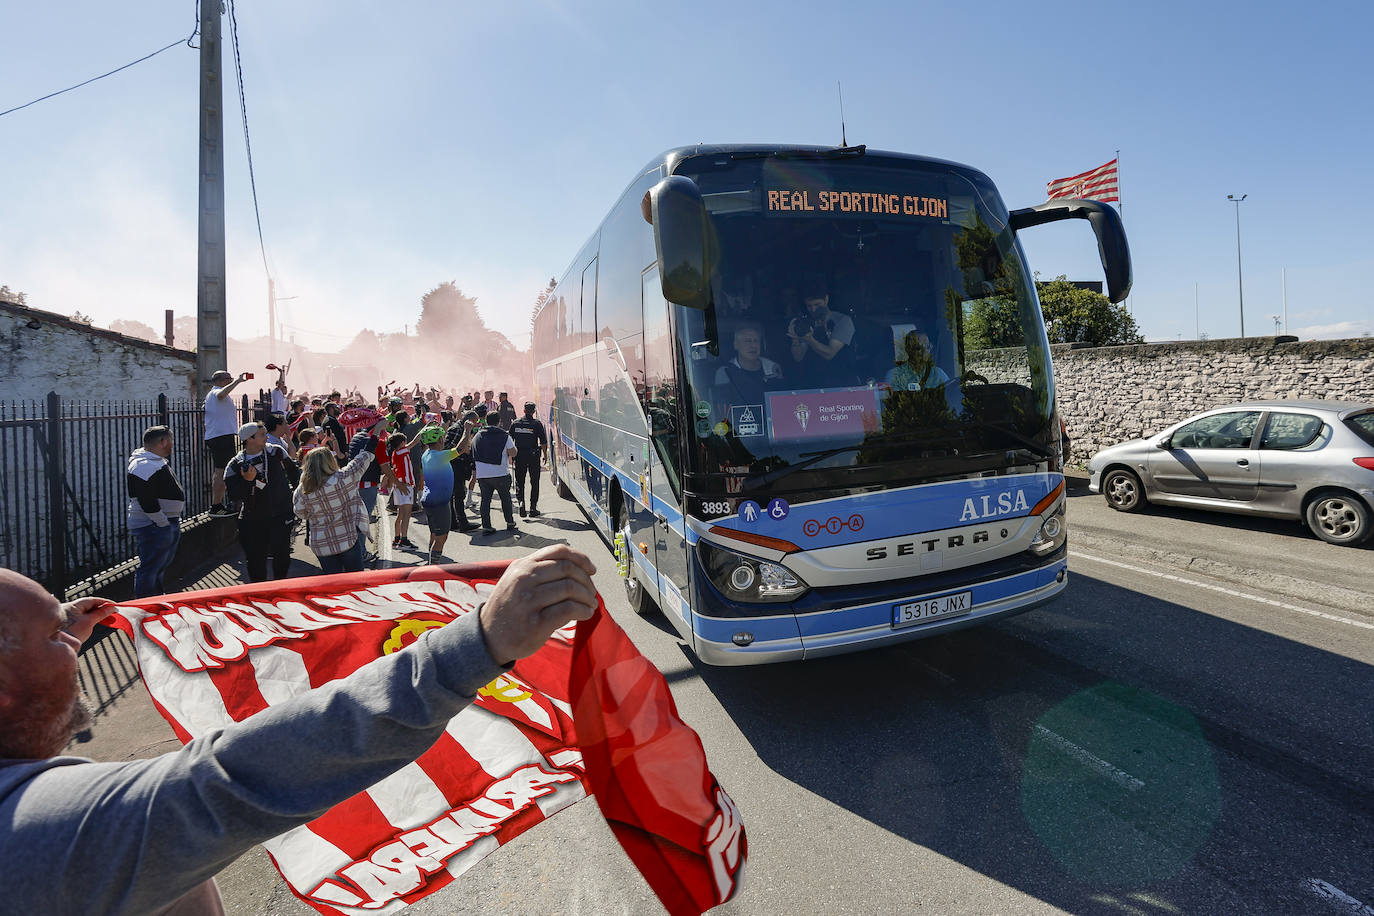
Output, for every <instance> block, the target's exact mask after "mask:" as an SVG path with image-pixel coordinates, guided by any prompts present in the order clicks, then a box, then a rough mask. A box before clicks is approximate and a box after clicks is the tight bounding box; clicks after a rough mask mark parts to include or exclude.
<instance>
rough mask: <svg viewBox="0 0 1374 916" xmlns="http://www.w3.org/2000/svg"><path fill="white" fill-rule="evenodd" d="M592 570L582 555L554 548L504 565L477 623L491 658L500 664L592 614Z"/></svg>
mask: <svg viewBox="0 0 1374 916" xmlns="http://www.w3.org/2000/svg"><path fill="white" fill-rule="evenodd" d="M594 572H596V567H595V566H593V565H592V561H591V560H590V559H588V558H587V556H586V555H585V554H583V553H579V552H578V551H576V550H573V549H572V548H571V547H568V546H567V545H566V544H556V545H554V546H552V547H545V548H543V549H542V550H537V551H535V552H534V553H532V554H529V555H528V556H525V557H521V558H520V559H518V560H516V561H514V562H513V563H511V564H510V566H508V567H506V571H505V572H504V573H503V574H502V575H501V578H500V580H499V581H498V582H497V583H496V588H495V589H493V590H492V593H491V597H489V598H488V599H487V601H486V603H485V604H483V605H482V612H481V617H480V620H479V623H480V624H481V629H482V636H483V637H484V638H485V639H486V641H487V651H488V652H490V653H491V657H492V660H493V661H495V662H496V663H497V664H500V665H504V664H506V663H508V662H513V661H515V660H516V659H518V658H524V657H525V656H527V655H530V654H532V653H534V652H535V651H537V650H538V649H539V647H540V646H542V645H544V643H545V642H547V641H548V638H549V637H550V636H551V635H553V632H554V630H557V629H558V628H559V627H562V626H564V625H566V624H567V623H569V622H570V621H573V620H587V619H588V618H590V617H591V616H592V614H593V613H594V612H595V611H596V605H597V597H596V586H594V585H593V584H592V574H593V573H594Z"/></svg>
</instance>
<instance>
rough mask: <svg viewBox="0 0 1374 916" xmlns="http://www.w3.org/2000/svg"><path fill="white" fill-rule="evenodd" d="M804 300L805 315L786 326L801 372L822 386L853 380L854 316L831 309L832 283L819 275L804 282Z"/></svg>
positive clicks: (800, 374)
mask: <svg viewBox="0 0 1374 916" xmlns="http://www.w3.org/2000/svg"><path fill="white" fill-rule="evenodd" d="M802 303H803V304H804V305H805V306H806V315H805V316H802V317H797V318H793V319H792V321H791V322H790V323H789V324H788V326H787V337H788V339H789V340H791V344H792V361H793V362H794V363H797V364H798V365H799V367H800V371H799V372H798V375H799V376H800V377H805V378H807V379H811V378H812V377H815V378H816V379H818V381H819V382H820V385H819V387H829V386H830V385H848V384H852V382H853V378H852V374H853V372H852V363H853V359H852V357H853V354H852V352H850V344H851V343H853V341H854V319H852V318H850V317H849V316H848V315H846V314H844V313H842V312H833V311H831V310H830V287H829V284H828V283H827V282H826V280H825V278H824V277H821V276H819V275H813V276H808V277H807V278H806V279H805V281H804V282H803V284H802Z"/></svg>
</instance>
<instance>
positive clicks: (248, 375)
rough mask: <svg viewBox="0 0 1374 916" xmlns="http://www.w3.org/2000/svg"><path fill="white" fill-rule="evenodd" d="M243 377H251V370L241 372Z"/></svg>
mask: <svg viewBox="0 0 1374 916" xmlns="http://www.w3.org/2000/svg"><path fill="white" fill-rule="evenodd" d="M243 377H244V378H246V379H249V378H252V377H253V373H251V372H245V373H243Z"/></svg>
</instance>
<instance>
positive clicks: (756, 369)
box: [716, 321, 782, 404]
mask: <svg viewBox="0 0 1374 916" xmlns="http://www.w3.org/2000/svg"><path fill="white" fill-rule="evenodd" d="M734 345H735V355H734V356H733V357H732V358H731V359H730V361H729V362H728V363H726V364H725V365H723V366H721V367H720V368H719V369H717V370H716V387H717V388H718V389H720V398H721V400H723V401H725V402H726V403H730V404H762V403H763V393H764V391H766V390H768V389H769V388H775V387H777V385H778V383H779V382H781V381H782V366H779V365H778V364H777V363H775V362H773V361H772V360H771V359H769V358H768V357H766V356H764V355H763V331H762V329H760V328H759V326H758V325H757V324H755V323H754V322H752V321H751V322H746V323H745V324H742V325H740V326H739V327H738V328H736V329H735V337H734Z"/></svg>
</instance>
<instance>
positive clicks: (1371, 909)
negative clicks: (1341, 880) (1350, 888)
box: [1303, 878, 1374, 916]
mask: <svg viewBox="0 0 1374 916" xmlns="http://www.w3.org/2000/svg"><path fill="white" fill-rule="evenodd" d="M1303 886H1305V887H1306V888H1307V889H1308V890H1309V891H1311V892H1312V893H1314V894H1316V895H1317V896H1318V897H1320V898H1322V899H1323V900H1326V901H1328V902H1330V903H1334V904H1335V905H1336V906H1338V907H1340V908H1341V909H1342V910H1344V911H1346V912H1347V913H1353V914H1355V916H1374V906H1370V905H1369V904H1367V903H1361V902H1360V901H1358V900H1356V899H1355V898H1354V897H1352V896H1350V895H1349V894H1347V893H1346V892H1345V891H1343V890H1341V889H1340V888H1339V887H1336V886H1335V885H1334V884H1327V883H1326V882H1325V881H1323V880H1321V879H1320V878H1308V879H1307V880H1306V881H1304V882H1303Z"/></svg>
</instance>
